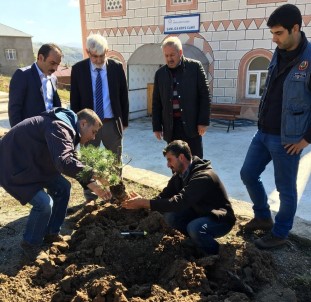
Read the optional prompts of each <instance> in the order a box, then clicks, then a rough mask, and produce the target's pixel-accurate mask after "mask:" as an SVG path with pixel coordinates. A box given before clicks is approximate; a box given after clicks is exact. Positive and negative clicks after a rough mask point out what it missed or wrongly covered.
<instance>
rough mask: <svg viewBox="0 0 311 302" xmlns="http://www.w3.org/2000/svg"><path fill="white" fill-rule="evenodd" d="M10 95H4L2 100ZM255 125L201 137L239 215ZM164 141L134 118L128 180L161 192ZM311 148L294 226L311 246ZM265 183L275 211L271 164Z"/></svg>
mask: <svg viewBox="0 0 311 302" xmlns="http://www.w3.org/2000/svg"><path fill="white" fill-rule="evenodd" d="M5 98H7V94H5V93H2V92H0V99H1V100H2V101H3V99H5ZM256 129H257V127H256V124H255V122H252V121H247V120H241V121H237V122H236V125H235V129H234V130H232V128H231V129H230V131H229V132H228V133H227V132H226V130H227V125H226V124H220V123H216V122H212V124H211V126H210V127H209V129H208V131H207V132H206V134H205V135H204V136H203V146H204V158H205V159H209V160H211V162H212V166H213V168H214V169H215V171H216V172H217V173H218V175H219V176H220V178H221V179H222V181H223V183H224V185H225V187H226V189H227V191H228V194H229V196H230V198H231V200H232V201H233V207H234V210H235V211H236V213H237V214H239V215H241V216H247V217H252V216H253V212H252V209H251V207H252V203H251V201H250V198H249V196H248V193H247V191H246V189H245V186H244V185H243V183H242V182H241V180H240V175H239V173H240V169H241V166H242V164H243V161H244V158H245V154H246V152H247V149H248V146H249V143H250V141H251V139H252V136H253V135H254V133H255V132H256ZM8 130H9V122H8V117H7V114H1V115H0V131H2V132H6V131H8ZM165 146H166V143H165V142H164V141H159V140H157V139H156V138H155V137H154V135H153V132H152V126H151V118H150V117H144V118H140V119H136V120H131V121H130V123H129V127H128V128H127V129H126V130H125V134H124V141H123V163H124V164H125V167H124V173H123V175H124V177H125V178H127V179H131V180H134V181H137V182H139V183H142V184H145V185H148V186H151V187H156V188H159V189H162V188H163V187H164V186H165V185H166V183H167V181H168V179H169V178H170V177H171V170H170V169H168V168H167V166H166V160H165V158H164V157H163V155H162V150H163V148H164V147H165ZM310 174H311V146H309V147H307V148H306V149H305V150H304V151H303V153H302V158H301V161H300V166H299V172H298V181H297V187H298V207H297V212H296V217H295V224H294V227H293V230H292V234H293V235H297V236H299V237H301V238H304V239H306V240H308V241H309V242H311V203H310V197H311V177H310ZM262 180H263V183H264V185H265V187H266V190H267V194H268V196H269V203H270V206H271V209H272V210H273V211H277V210H278V207H279V198H278V193H277V191H276V189H275V183H274V175H273V166H272V164H269V165H268V166H267V169H266V170H265V171H264V173H263V175H262Z"/></svg>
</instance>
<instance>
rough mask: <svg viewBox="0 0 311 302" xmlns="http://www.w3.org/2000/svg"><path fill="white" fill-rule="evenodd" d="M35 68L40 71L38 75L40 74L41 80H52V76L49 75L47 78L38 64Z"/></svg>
mask: <svg viewBox="0 0 311 302" xmlns="http://www.w3.org/2000/svg"><path fill="white" fill-rule="evenodd" d="M35 66H36V68H37V71H38V74H39V77H40V79H41V80H42V79H43V78H47V79H50V78H51V76H49V75H48V76H46V75H45V74H44V73H43V72H42V71H41V69H40V68H39V66H38V64H37V62H36V63H35Z"/></svg>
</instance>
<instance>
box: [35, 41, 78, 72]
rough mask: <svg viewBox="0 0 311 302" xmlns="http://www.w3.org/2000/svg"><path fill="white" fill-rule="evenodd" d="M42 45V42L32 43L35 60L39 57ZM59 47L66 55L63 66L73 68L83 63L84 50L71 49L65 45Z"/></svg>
mask: <svg viewBox="0 0 311 302" xmlns="http://www.w3.org/2000/svg"><path fill="white" fill-rule="evenodd" d="M42 44H43V43H40V42H33V43H32V46H33V51H34V55H35V58H36V57H37V53H38V50H39V48H40V47H41V45H42ZM58 46H59V47H60V48H61V50H62V51H63V54H64V57H63V59H62V65H67V66H72V65H73V64H75V63H76V62H78V61H81V60H82V59H83V55H82V48H78V47H70V46H65V45H58Z"/></svg>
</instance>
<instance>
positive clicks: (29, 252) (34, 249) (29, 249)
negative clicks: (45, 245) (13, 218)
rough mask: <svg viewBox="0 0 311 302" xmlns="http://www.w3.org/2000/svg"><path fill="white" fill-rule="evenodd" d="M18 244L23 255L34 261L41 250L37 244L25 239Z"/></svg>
mask: <svg viewBox="0 0 311 302" xmlns="http://www.w3.org/2000/svg"><path fill="white" fill-rule="evenodd" d="M20 246H21V248H22V250H23V253H24V255H25V256H26V258H27V259H28V260H30V261H35V260H36V259H37V257H38V256H39V254H40V253H41V252H42V249H41V248H40V246H39V245H36V244H31V243H28V242H27V241H25V240H23V241H22V242H21V243H20Z"/></svg>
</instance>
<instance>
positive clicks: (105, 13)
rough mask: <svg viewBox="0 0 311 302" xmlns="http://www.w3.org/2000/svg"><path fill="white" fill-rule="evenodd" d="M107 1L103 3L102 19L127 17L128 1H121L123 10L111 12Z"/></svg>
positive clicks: (104, 0)
mask: <svg viewBox="0 0 311 302" xmlns="http://www.w3.org/2000/svg"><path fill="white" fill-rule="evenodd" d="M106 1H107V0H102V1H101V16H102V17H122V16H125V15H126V0H119V1H121V2H122V8H121V9H120V10H116V11H109V10H107V9H106Z"/></svg>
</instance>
